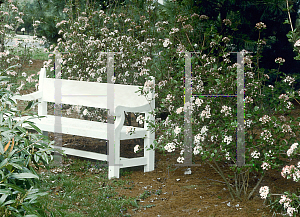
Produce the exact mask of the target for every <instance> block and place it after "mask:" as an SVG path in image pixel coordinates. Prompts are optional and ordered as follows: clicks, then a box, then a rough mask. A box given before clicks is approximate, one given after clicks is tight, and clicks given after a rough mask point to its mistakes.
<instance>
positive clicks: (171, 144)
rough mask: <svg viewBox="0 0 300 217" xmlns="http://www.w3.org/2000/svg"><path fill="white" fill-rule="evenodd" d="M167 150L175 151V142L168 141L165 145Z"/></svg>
mask: <svg viewBox="0 0 300 217" xmlns="http://www.w3.org/2000/svg"><path fill="white" fill-rule="evenodd" d="M164 148H165V150H166V151H168V152H173V151H175V145H174V143H168V144H167V145H165V147H164Z"/></svg>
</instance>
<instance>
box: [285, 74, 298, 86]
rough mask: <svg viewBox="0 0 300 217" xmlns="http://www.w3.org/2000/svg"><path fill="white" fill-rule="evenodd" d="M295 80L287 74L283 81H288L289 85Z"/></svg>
mask: <svg viewBox="0 0 300 217" xmlns="http://www.w3.org/2000/svg"><path fill="white" fill-rule="evenodd" d="M294 81H295V79H294V78H292V77H290V76H287V77H286V78H285V79H284V80H283V82H289V85H291V84H292V83H293V82H294Z"/></svg>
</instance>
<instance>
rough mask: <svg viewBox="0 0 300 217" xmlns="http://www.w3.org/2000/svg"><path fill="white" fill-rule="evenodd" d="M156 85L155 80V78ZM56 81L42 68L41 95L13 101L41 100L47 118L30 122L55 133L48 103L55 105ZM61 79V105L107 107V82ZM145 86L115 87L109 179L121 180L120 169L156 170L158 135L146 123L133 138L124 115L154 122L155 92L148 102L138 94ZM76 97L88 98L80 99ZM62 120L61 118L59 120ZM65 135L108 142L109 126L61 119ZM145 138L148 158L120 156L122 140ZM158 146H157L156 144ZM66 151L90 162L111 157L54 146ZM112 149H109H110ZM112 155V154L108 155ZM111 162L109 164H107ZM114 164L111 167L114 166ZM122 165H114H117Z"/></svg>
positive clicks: (79, 120)
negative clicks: (155, 144)
mask: <svg viewBox="0 0 300 217" xmlns="http://www.w3.org/2000/svg"><path fill="white" fill-rule="evenodd" d="M151 79H152V80H153V83H154V82H155V80H154V77H151ZM55 80H56V79H55V78H47V77H46V69H45V68H42V69H41V71H40V75H39V88H38V91H37V92H34V93H31V94H27V95H22V96H20V95H15V96H14V97H13V99H14V100H15V99H18V100H26V101H32V100H38V101H39V104H38V115H39V116H46V117H43V118H40V119H38V118H35V119H30V121H32V122H34V123H35V124H36V126H37V127H38V128H40V129H41V131H42V132H55V128H54V124H55V116H53V115H48V114H47V102H54V103H55V98H54V96H55V95H54V92H55V88H54V82H55ZM60 80H61V82H62V83H61V94H62V97H61V103H62V104H70V105H82V106H88V107H94V108H102V109H103V108H107V97H106V95H107V83H98V82H86V81H74V80H64V79H60ZM139 87H142V86H133V85H122V84H114V90H115V98H114V109H115V111H114V115H115V116H116V120H115V122H114V125H115V132H114V136H115V137H114V138H115V146H114V154H115V156H114V161H115V162H110V163H109V168H108V178H109V179H111V178H113V177H116V178H119V172H120V171H119V169H120V168H125V167H134V166H141V165H143V166H144V172H149V171H153V170H154V160H155V152H154V150H153V149H152V150H147V148H149V147H150V145H151V144H153V141H154V138H155V133H151V132H150V131H149V130H148V123H146V121H145V122H144V128H140V127H135V133H133V134H132V135H130V134H129V133H128V134H126V128H127V126H124V120H125V114H124V112H125V111H126V112H139V113H145V120H147V119H149V120H154V116H152V115H151V114H149V112H150V111H152V110H153V109H154V107H155V100H154V90H153V91H150V92H149V94H148V95H147V98H148V99H152V101H148V100H147V99H146V97H145V96H143V95H141V94H140V93H135V92H136V91H137V90H139ZM76 95H86V96H85V97H83V96H76ZM92 95H94V96H95V95H105V96H104V97H89V96H92ZM139 95H140V96H139ZM29 117H31V116H24V117H21V118H17V120H20V119H22V120H23V119H28V118H29ZM56 118H59V117H56ZM23 127H24V128H27V129H32V127H31V126H30V125H28V124H24V123H23ZM61 130H62V131H61V133H63V134H71V135H77V136H84V137H91V138H96V139H103V140H108V138H107V135H108V134H107V123H103V122H96V121H87V120H81V119H74V118H67V117H61ZM136 138H144V157H137V158H130V159H129V158H123V157H120V140H127V139H136ZM153 146H154V144H153ZM52 147H54V148H60V149H62V150H64V151H65V152H64V153H65V154H68V155H72V156H79V157H84V158H88V159H95V160H100V161H108V155H105V154H99V153H94V152H88V151H82V150H76V149H71V148H64V147H61V146H52ZM107 149H108V146H107ZM108 154H110V153H108ZM107 163H108V162H107ZM112 163H113V165H112V166H111V164H112ZM115 164H116V165H118V164H119V165H120V164H121V165H122V166H114V165H115Z"/></svg>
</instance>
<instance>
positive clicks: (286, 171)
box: [281, 163, 300, 182]
mask: <svg viewBox="0 0 300 217" xmlns="http://www.w3.org/2000/svg"><path fill="white" fill-rule="evenodd" d="M297 167H298V168H297ZM297 167H295V166H294V165H291V166H288V165H286V166H285V167H284V168H282V171H281V176H282V177H283V178H286V176H287V175H290V174H293V181H294V182H298V181H299V179H300V171H299V163H298V166H297Z"/></svg>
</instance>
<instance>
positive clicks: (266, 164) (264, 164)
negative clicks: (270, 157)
mask: <svg viewBox="0 0 300 217" xmlns="http://www.w3.org/2000/svg"><path fill="white" fill-rule="evenodd" d="M261 167H262V168H263V169H264V170H268V169H270V168H271V166H270V164H268V163H266V162H263V164H262V165H261Z"/></svg>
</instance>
